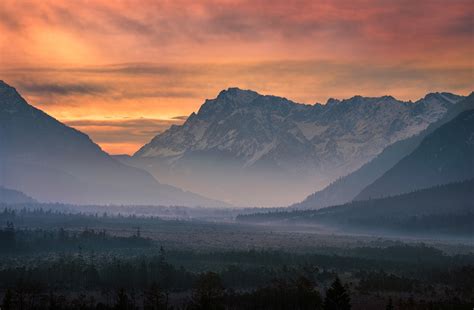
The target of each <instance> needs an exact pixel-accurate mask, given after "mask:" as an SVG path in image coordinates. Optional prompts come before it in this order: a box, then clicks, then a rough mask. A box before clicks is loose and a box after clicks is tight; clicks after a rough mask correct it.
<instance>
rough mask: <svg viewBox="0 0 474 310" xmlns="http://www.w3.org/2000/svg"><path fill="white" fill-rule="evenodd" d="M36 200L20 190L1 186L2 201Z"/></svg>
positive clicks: (0, 199)
mask: <svg viewBox="0 0 474 310" xmlns="http://www.w3.org/2000/svg"><path fill="white" fill-rule="evenodd" d="M34 202H36V200H34V199H33V198H31V197H29V196H27V195H25V194H24V193H22V192H20V191H16V190H13V189H8V188H5V187H0V203H12V204H15V203H34Z"/></svg>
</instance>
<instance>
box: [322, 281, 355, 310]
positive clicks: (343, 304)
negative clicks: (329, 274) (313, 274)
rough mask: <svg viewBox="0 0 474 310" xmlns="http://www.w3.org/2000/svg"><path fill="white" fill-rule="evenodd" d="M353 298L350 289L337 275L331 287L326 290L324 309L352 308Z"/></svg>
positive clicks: (346, 309)
mask: <svg viewBox="0 0 474 310" xmlns="http://www.w3.org/2000/svg"><path fill="white" fill-rule="evenodd" d="M350 309H351V298H350V296H349V292H348V289H346V288H345V287H344V285H342V283H341V280H340V279H339V277H337V278H336V279H335V280H334V282H333V283H332V285H331V287H330V288H329V289H328V290H327V291H326V297H325V298H324V310H350Z"/></svg>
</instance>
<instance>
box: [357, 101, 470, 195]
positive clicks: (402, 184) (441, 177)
mask: <svg viewBox="0 0 474 310" xmlns="http://www.w3.org/2000/svg"><path fill="white" fill-rule="evenodd" d="M471 178H474V110H468V111H465V112H463V113H461V114H460V115H458V116H457V117H456V118H455V119H453V120H452V121H450V122H449V123H447V124H445V125H443V126H441V127H440V128H438V129H436V130H435V131H434V132H433V133H431V134H430V135H428V136H427V137H425V139H424V140H423V141H422V142H421V144H420V145H419V146H418V147H417V148H416V149H415V150H414V151H413V152H412V153H411V154H410V155H408V156H406V157H405V158H403V159H402V160H401V161H400V162H398V163H397V164H396V165H395V166H393V167H392V168H391V169H390V170H388V171H387V172H386V173H385V174H384V175H383V176H381V177H380V178H379V179H377V180H376V181H375V182H374V183H372V184H371V185H369V186H368V187H367V188H365V189H364V190H363V191H362V192H361V193H360V194H359V195H357V197H356V198H355V199H357V200H366V199H369V198H378V197H384V196H391V195H397V194H401V193H408V192H411V191H414V190H418V189H422V188H428V187H431V186H435V185H439V184H447V183H451V182H456V181H463V180H467V179H471ZM473 189H474V187H473Z"/></svg>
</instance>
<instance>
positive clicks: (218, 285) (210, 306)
mask: <svg viewBox="0 0 474 310" xmlns="http://www.w3.org/2000/svg"><path fill="white" fill-rule="evenodd" d="M223 295H224V286H223V285H222V281H221V278H220V277H219V275H218V274H217V273H214V272H207V273H204V274H201V275H200V276H199V278H198V279H197V281H196V285H195V288H194V291H193V296H192V302H193V308H194V309H196V310H197V309H203V310H204V309H205V310H217V309H224V306H223V304H222V298H223Z"/></svg>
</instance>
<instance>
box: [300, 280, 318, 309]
mask: <svg viewBox="0 0 474 310" xmlns="http://www.w3.org/2000/svg"><path fill="white" fill-rule="evenodd" d="M295 284H296V285H295V286H296V297H297V301H298V305H299V307H298V308H299V309H317V308H319V307H321V303H322V301H321V296H320V294H319V292H318V291H317V290H316V289H315V285H314V283H313V282H312V281H311V280H309V279H308V278H306V277H303V276H301V277H299V278H298V279H297V280H296V283H295Z"/></svg>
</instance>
